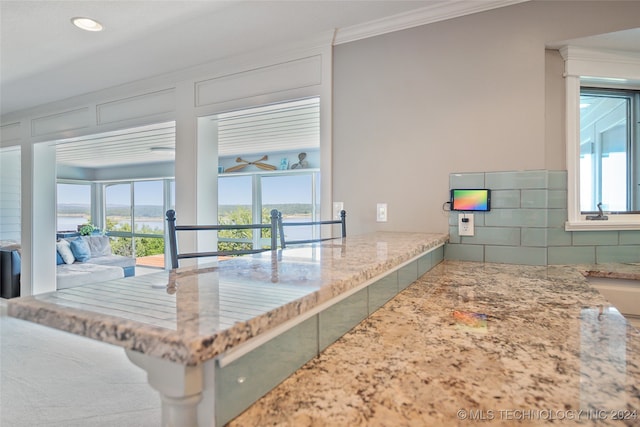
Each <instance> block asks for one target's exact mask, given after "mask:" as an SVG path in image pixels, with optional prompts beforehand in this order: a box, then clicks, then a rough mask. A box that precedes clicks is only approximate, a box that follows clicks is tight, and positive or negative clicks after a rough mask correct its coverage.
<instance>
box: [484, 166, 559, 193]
mask: <svg viewBox="0 0 640 427" xmlns="http://www.w3.org/2000/svg"><path fill="white" fill-rule="evenodd" d="M547 177H548V174H547V171H546V170H538V171H517V172H487V173H486V174H485V183H486V185H487V188H491V189H495V190H510V189H524V188H547Z"/></svg>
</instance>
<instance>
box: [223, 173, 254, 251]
mask: <svg viewBox="0 0 640 427" xmlns="http://www.w3.org/2000/svg"><path fill="white" fill-rule="evenodd" d="M252 206H253V204H252V177H251V176H247V175H245V176H225V177H219V178H218V223H219V224H253V212H252ZM252 248H253V232H252V231H251V230H223V231H220V232H219V233H218V250H220V251H223V250H239V249H252Z"/></svg>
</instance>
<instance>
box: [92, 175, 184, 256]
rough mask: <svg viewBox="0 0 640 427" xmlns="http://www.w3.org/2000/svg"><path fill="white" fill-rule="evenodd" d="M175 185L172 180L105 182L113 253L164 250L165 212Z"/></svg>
mask: <svg viewBox="0 0 640 427" xmlns="http://www.w3.org/2000/svg"><path fill="white" fill-rule="evenodd" d="M174 185H175V184H174V181H173V180H171V181H169V180H151V181H134V182H124V183H114V184H105V191H104V193H105V213H106V217H105V219H106V226H105V228H106V230H107V232H108V234H109V236H111V237H112V239H111V246H112V250H113V252H114V253H116V254H118V255H124V256H130V257H134V258H141V257H156V256H158V255H163V254H164V229H165V221H164V212H165V209H167V208H168V207H170V206H172V205H173V196H172V194H173V192H172V191H171V189H172V188H174V187H173V186H174ZM167 192H169V195H167ZM165 200H166V201H167V202H166V203H165ZM142 263H143V264H144V262H142ZM154 264H155V263H151V264H150V265H154Z"/></svg>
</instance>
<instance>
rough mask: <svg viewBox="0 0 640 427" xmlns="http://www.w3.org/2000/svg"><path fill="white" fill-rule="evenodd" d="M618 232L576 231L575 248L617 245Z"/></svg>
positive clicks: (574, 237)
mask: <svg viewBox="0 0 640 427" xmlns="http://www.w3.org/2000/svg"><path fill="white" fill-rule="evenodd" d="M617 244H618V232H617V231H575V232H574V233H573V246H594V245H617Z"/></svg>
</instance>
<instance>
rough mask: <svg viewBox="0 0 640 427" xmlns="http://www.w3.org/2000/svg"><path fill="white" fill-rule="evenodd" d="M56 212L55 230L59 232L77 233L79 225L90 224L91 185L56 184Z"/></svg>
mask: <svg viewBox="0 0 640 427" xmlns="http://www.w3.org/2000/svg"><path fill="white" fill-rule="evenodd" d="M56 211H57V215H56V229H57V230H58V231H59V232H62V231H78V226H79V225H83V224H89V223H92V219H91V184H69V183H58V184H57V189H56ZM94 225H96V224H94Z"/></svg>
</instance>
